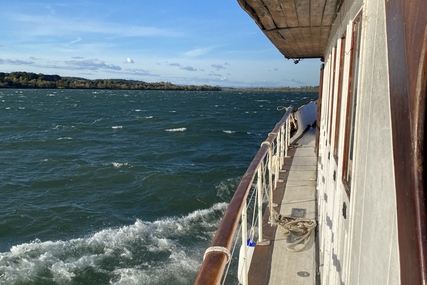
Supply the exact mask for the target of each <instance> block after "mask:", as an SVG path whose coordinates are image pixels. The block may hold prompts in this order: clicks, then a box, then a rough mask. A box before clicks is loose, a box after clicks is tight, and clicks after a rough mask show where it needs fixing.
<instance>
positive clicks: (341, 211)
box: [317, 0, 400, 284]
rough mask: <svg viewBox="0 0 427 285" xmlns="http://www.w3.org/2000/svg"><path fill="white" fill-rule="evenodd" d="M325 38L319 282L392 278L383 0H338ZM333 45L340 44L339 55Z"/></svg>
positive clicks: (395, 275)
mask: <svg viewBox="0 0 427 285" xmlns="http://www.w3.org/2000/svg"><path fill="white" fill-rule="evenodd" d="M359 13H362V14H361V15H362V18H361V21H362V22H361V38H362V40H361V46H360V61H359V62H360V65H359V73H358V76H359V79H358V85H357V86H358V88H357V100H356V105H355V106H356V107H355V109H356V115H355V122H356V123H355V132H354V140H355V141H354V149H353V164H352V168H351V170H350V171H351V182H350V183H349V184H347V183H344V182H343V179H342V177H343V174H344V171H345V170H344V165H345V164H346V160H345V158H344V157H345V153H344V152H345V147H344V145H345V143H346V139H345V137H346V134H347V135H348V133H347V132H346V128H347V126H346V120H347V116H348V114H347V111H348V108H347V105H348V103H349V102H348V97H349V89H351V82H352V80H354V78H353V77H350V70H351V68H352V65H351V55H352V51H353V50H354V49H355V45H354V42H353V40H352V36H353V34H352V31H353V23H352V21H353V19H355V18H356V17H357V16H358V15H359ZM344 34H345V38H342V37H343V35H344ZM330 43H331V44H330V47H329V49H328V51H327V53H326V54H325V57H324V58H325V70H324V75H323V96H322V97H323V98H322V102H321V106H322V118H321V120H320V138H319V164H318V179H317V181H318V201H319V205H318V209H319V211H318V212H319V217H318V219H319V247H320V265H321V267H320V273H321V282H322V284H400V263H399V251H398V236H397V215H396V195H395V181H394V163H393V145H392V129H391V114H390V100H389V87H388V86H389V81H388V78H389V76H388V57H387V56H388V55H387V41H386V25H385V3H384V1H373V0H371V1H363V2H362V1H345V2H344V4H343V6H342V7H341V11H340V14H339V15H338V17H337V18H336V22H335V23H334V27H333V29H332V32H331V35H330ZM341 45H345V46H344V49H343V50H344V51H345V54H344V55H343V57H342V59H341V57H340V51H341V50H342V49H341ZM341 60H344V62H343V65H342V66H343V67H344V68H343V70H344V72H343V73H342V74H340V72H339V68H340V64H341ZM340 85H342V87H341V86H340ZM340 97H341V98H340ZM339 99H340V100H339ZM339 110H340V111H339ZM338 111H339V112H338ZM331 114H332V115H331ZM338 114H339V115H340V116H339V118H338V119H339V122H340V123H339V127H338V126H337V115H338ZM335 133H338V134H339V136H338V139H337V140H335V139H334V136H335ZM347 143H348V142H347ZM334 154H336V155H334ZM346 185H348V187H347V186H346Z"/></svg>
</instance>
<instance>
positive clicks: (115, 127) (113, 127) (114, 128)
mask: <svg viewBox="0 0 427 285" xmlns="http://www.w3.org/2000/svg"><path fill="white" fill-rule="evenodd" d="M111 128H112V129H113V130H117V129H123V126H112V127H111Z"/></svg>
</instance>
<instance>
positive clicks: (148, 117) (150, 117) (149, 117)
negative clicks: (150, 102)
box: [145, 116, 153, 119]
mask: <svg viewBox="0 0 427 285" xmlns="http://www.w3.org/2000/svg"><path fill="white" fill-rule="evenodd" d="M145 118H146V119H152V118H153V116H147V117H145Z"/></svg>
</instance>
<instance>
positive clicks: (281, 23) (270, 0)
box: [264, 0, 288, 28]
mask: <svg viewBox="0 0 427 285" xmlns="http://www.w3.org/2000/svg"><path fill="white" fill-rule="evenodd" d="M264 4H265V6H266V7H267V9H268V11H269V12H270V14H271V16H272V17H273V21H274V23H275V24H276V26H277V28H286V27H287V26H288V25H287V23H286V17H285V14H284V11H283V9H282V6H281V5H280V3H279V1H278V0H264Z"/></svg>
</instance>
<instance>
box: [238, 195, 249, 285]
mask: <svg viewBox="0 0 427 285" xmlns="http://www.w3.org/2000/svg"><path fill="white" fill-rule="evenodd" d="M247 211H248V207H247V203H246V199H245V201H244V202H243V209H242V248H243V250H242V253H243V269H242V271H243V272H239V274H243V276H242V277H243V285H248V248H247V240H248V221H247Z"/></svg>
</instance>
